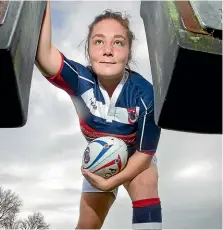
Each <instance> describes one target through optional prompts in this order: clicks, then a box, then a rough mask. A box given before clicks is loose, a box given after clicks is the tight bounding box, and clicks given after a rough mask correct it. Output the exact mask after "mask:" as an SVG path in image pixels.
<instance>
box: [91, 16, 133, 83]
mask: <svg viewBox="0 0 223 230" xmlns="http://www.w3.org/2000/svg"><path fill="white" fill-rule="evenodd" d="M129 54H130V51H129V41H128V35H127V30H126V29H125V28H124V27H123V26H122V25H121V24H120V23H119V22H118V21H116V20H114V19H105V20H102V21H100V22H98V23H97V24H96V25H94V27H93V30H92V34H91V36H90V39H89V58H90V62H91V65H92V68H93V70H94V72H95V73H96V74H97V76H98V77H99V79H100V78H101V79H103V80H112V79H117V78H122V76H123V72H124V70H125V67H126V64H127V63H128V59H129Z"/></svg>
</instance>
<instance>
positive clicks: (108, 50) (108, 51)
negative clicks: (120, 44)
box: [104, 44, 113, 56]
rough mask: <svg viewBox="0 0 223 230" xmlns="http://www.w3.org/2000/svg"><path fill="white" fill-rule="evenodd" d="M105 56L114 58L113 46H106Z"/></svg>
mask: <svg viewBox="0 0 223 230" xmlns="http://www.w3.org/2000/svg"><path fill="white" fill-rule="evenodd" d="M104 56H113V47H112V45H111V44H105V45H104Z"/></svg>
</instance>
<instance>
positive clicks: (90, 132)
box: [80, 119, 136, 144]
mask: <svg viewBox="0 0 223 230" xmlns="http://www.w3.org/2000/svg"><path fill="white" fill-rule="evenodd" d="M80 126H81V131H82V133H83V134H84V136H86V137H87V138H98V137H104V136H111V137H116V138H119V139H122V140H123V141H124V142H126V144H133V143H135V140H136V132H135V133H133V134H130V135H116V134H112V133H104V132H101V131H97V130H95V129H92V128H91V127H89V126H88V125H87V124H86V123H85V122H84V121H83V120H82V119H80Z"/></svg>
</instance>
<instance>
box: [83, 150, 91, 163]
mask: <svg viewBox="0 0 223 230" xmlns="http://www.w3.org/2000/svg"><path fill="white" fill-rule="evenodd" d="M89 161H90V148H89V147H87V148H86V149H85V151H84V163H85V164H87V163H88V162H89Z"/></svg>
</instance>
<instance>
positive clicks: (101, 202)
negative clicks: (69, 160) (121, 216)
mask: <svg viewBox="0 0 223 230" xmlns="http://www.w3.org/2000/svg"><path fill="white" fill-rule="evenodd" d="M117 191H118V189H116V190H114V191H113V192H103V191H100V190H97V189H95V188H94V187H92V186H91V185H90V184H89V183H88V181H87V180H86V179H84V181H83V185H82V194H81V200H80V212H79V220H78V224H77V227H76V229H100V228H101V227H102V225H103V223H104V220H105V218H106V216H107V214H108V211H109V209H110V207H111V206H112V204H113V203H114V200H115V198H116V195H117Z"/></svg>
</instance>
